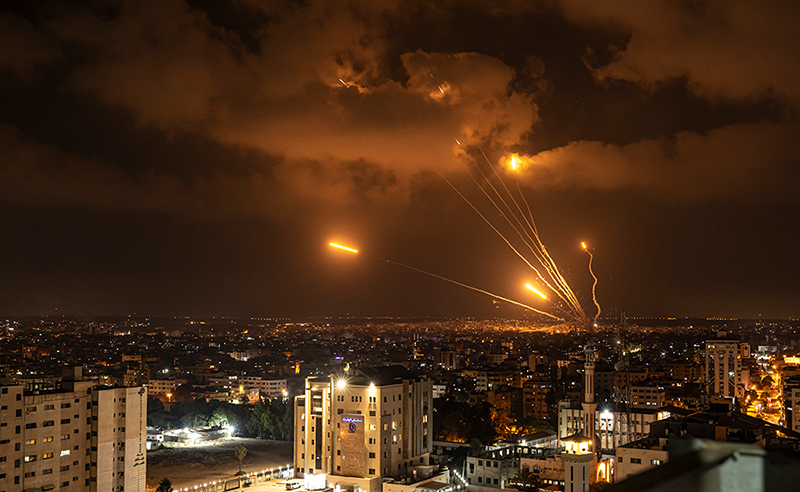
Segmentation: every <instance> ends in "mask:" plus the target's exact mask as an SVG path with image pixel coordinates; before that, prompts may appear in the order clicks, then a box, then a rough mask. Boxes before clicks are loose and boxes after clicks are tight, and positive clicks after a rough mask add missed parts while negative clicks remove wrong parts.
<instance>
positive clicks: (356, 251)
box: [329, 243, 358, 253]
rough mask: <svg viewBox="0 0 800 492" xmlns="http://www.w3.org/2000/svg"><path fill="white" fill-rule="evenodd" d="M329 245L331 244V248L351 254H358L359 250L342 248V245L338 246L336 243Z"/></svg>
mask: <svg viewBox="0 0 800 492" xmlns="http://www.w3.org/2000/svg"><path fill="white" fill-rule="evenodd" d="M329 244H330V245H331V246H333V247H334V248H339V249H343V250H345V251H349V252H351V253H358V250H357V249H353V248H348V247H347V246H342V245H341V244H336V243H329Z"/></svg>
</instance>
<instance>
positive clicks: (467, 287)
mask: <svg viewBox="0 0 800 492" xmlns="http://www.w3.org/2000/svg"><path fill="white" fill-rule="evenodd" d="M364 254H366V255H367V256H371V257H372V258H375V259H376V260H381V261H385V262H386V263H391V264H392V265H397V266H399V267H403V268H407V269H409V270H412V271H415V272H417V273H421V274H423V275H428V276H429V277H433V278H438V279H439V280H444V281H445V282H450V283H451V284H454V285H458V286H460V287H464V288H465V289H469V290H473V291H475V292H480V293H481V294H485V295H487V296H489V297H493V298H495V299H498V300H501V301H505V302H508V303H510V304H514V305H516V306H520V307H522V308H525V309H527V310H529V311H533V312H534V313H539V314H541V315H544V316H547V317H550V318H553V319H555V320H558V321H564V319H563V318H559V317H558V316H556V315H554V314H550V313H548V312H546V311H540V310H539V309H536V308H534V307H531V306H528V305H527V304H523V303H521V302H517V301H515V300H513V299H509V298H507V297H503V296H499V295H497V294H493V293H491V292H489V291H486V290H483V289H479V288H477V287H473V286H471V285H467V284H463V283H461V282H458V281H456V280H452V279H449V278H447V277H442V276H441V275H437V274H435V273H431V272H426V271H425V270H420V269H419V268H416V267H412V266H410V265H404V264H403V263H399V262H396V261H392V260H387V259H386V258H381V257H379V256H374V255H370V254H367V253H364Z"/></svg>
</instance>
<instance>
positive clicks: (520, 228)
mask: <svg viewBox="0 0 800 492" xmlns="http://www.w3.org/2000/svg"><path fill="white" fill-rule="evenodd" d="M478 150H479V151H480V152H481V155H483V157H484V159H485V160H486V162H487V164H488V165H489V167H490V168H491V169H492V172H493V174H494V175H495V177H496V178H497V179H498V180H499V181H500V184H501V185H502V189H503V190H504V191H505V195H507V198H506V197H504V194H503V193H501V192H500V190H499V189H498V188H497V187H496V186H495V185H494V184H492V180H491V179H489V176H487V175H486V173H484V172H483V170H482V169H481V168H480V166H478V165H477V163H476V162H475V161H474V160H473V165H474V166H475V168H476V169H477V171H478V172H479V173H480V175H481V177H482V178H483V180H484V182H485V183H486V184H487V186H488V188H489V189H490V190H491V192H492V193H490V192H489V191H487V190H486V189H485V188H484V187H483V186H481V184H480V183H478V181H477V180H476V179H475V177H473V176H471V175H470V177H471V178H472V180H473V182H474V183H475V185H476V186H477V187H478V188H479V189H480V190H481V192H482V193H483V194H484V196H485V197H486V198H487V199H488V200H489V202H490V203H491V204H492V205H493V206H494V207H495V209H496V210H497V211H498V213H500V215H501V216H502V217H503V219H505V221H506V222H507V223H508V225H509V226H510V227H511V228H512V229H513V230H514V232H515V233H516V234H517V236H518V237H519V239H520V240H521V241H522V242H523V243H524V244H525V246H527V247H528V249H529V250H530V251H531V253H532V254H533V255H534V257H535V258H536V260H537V261H538V262H539V263H540V264H541V266H542V267H543V268H544V270H545V271H546V272H547V274H548V276H549V277H550V280H547V279H546V278H544V276H543V275H542V273H541V272H540V271H539V270H538V269H537V268H536V267H534V266H533V265H532V264H531V263H530V261H528V260H527V259H526V258H525V257H524V255H522V253H520V252H519V251H518V250H517V249H516V248H515V247H514V246H513V245H512V244H511V242H510V241H509V240H508V239H507V238H505V236H503V234H502V233H501V232H500V231H499V230H498V228H497V227H496V226H495V225H494V224H492V223H491V222H490V221H489V220H488V219H487V218H486V216H484V215H483V214H482V213H481V212H480V211H479V210H478V209H477V207H476V206H475V205H473V204H472V203H470V202H469V200H467V199H466V197H465V196H464V195H463V194H462V193H460V192H459V191H458V190H457V189H456V188H455V186H453V184H452V183H450V182H449V181H448V184H449V185H450V187H451V188H453V189H454V190H455V191H456V193H458V195H459V196H460V197H461V198H462V199H463V200H465V201H466V202H467V204H468V205H470V207H471V208H472V209H473V210H474V211H475V212H476V213H478V214H479V215H480V216H481V218H482V219H483V220H484V221H485V222H486V223H487V224H488V225H489V226H490V227H491V228H492V229H493V230H494V231H495V232H496V233H497V234H498V235H500V236H501V237H502V238H503V240H504V241H505V242H506V244H507V245H508V246H509V247H511V248H512V250H514V252H515V253H516V254H517V256H519V257H520V258H522V259H523V261H525V263H526V264H528V266H529V267H530V268H531V269H533V270H534V271H535V272H536V274H537V276H538V277H539V278H540V280H542V282H544V283H545V285H547V287H548V288H550V289H551V290H552V291H553V292H555V293H556V294H557V296H558V297H559V298H560V299H561V300H562V301H563V302H564V303H565V304H566V305H567V306H569V308H570V310H571V311H572V312H573V314H572V315H573V316H574V317H575V318H578V319H586V314H585V312H584V311H583V308H582V306H581V305H580V302H578V300H577V298H576V297H575V294H574V292H573V291H572V289H571V288H570V287H569V284H568V283H567V281H566V279H565V278H564V277H563V275H561V272H559V270H558V267H557V266H556V264H555V261H554V260H553V258H552V257H551V256H550V254H549V253H548V252H547V248H546V247H545V246H544V244H543V243H542V242H541V239H540V238H539V235H538V230H537V229H536V225H535V222H533V214H532V213H531V212H530V206H529V205H528V204H527V201H525V204H526V207H527V208H528V216H526V214H525V212H524V211H523V210H522V207H520V205H519V202H518V201H517V200H516V199H515V197H514V195H513V193H511V191H510V190H509V189H508V186H506V184H505V182H504V181H503V178H502V176H500V175H499V173H498V172H497V169H496V168H495V167H494V166H493V165H492V163H491V161H489V159H488V157H487V156H486V154H485V153H484V152H483V149H481V148H480V147H478ZM440 175H441V174H440ZM442 177H443V176H442ZM443 178H444V177H443ZM445 180H446V179H445ZM446 181H447V180H446ZM517 188H518V189H519V183H518V182H517ZM520 196H522V198H523V200H524V195H522V193H521V190H520ZM509 201H510V202H511V204H513V207H512V205H511V204H509ZM515 208H516V211H515ZM509 215H510V216H511V217H513V220H512V218H510V217H509ZM520 216H521V217H522V218H521V219H520ZM528 217H530V220H528Z"/></svg>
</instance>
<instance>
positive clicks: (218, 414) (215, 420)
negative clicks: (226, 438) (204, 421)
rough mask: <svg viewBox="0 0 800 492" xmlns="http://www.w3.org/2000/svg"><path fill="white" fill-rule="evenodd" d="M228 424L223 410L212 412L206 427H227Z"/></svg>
mask: <svg viewBox="0 0 800 492" xmlns="http://www.w3.org/2000/svg"><path fill="white" fill-rule="evenodd" d="M229 424H230V420H229V419H228V412H227V411H225V409H223V408H217V409H216V410H214V413H213V414H211V418H210V419H208V425H210V426H212V427H214V426H215V427H227V426H228V425H229Z"/></svg>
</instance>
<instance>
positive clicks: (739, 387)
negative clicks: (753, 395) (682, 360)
mask: <svg viewBox="0 0 800 492" xmlns="http://www.w3.org/2000/svg"><path fill="white" fill-rule="evenodd" d="M705 381H706V390H707V392H708V394H709V395H712V396H722V397H727V398H741V397H742V396H743V395H744V386H743V384H742V346H741V342H739V341H738V340H733V339H727V338H720V339H717V340H706V372H705Z"/></svg>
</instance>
